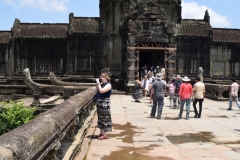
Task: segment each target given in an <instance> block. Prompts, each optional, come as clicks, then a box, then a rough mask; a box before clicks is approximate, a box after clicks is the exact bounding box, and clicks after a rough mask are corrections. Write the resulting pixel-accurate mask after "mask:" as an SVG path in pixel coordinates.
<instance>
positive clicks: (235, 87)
mask: <svg viewBox="0 0 240 160" xmlns="http://www.w3.org/2000/svg"><path fill="white" fill-rule="evenodd" d="M231 96H233V97H236V96H238V84H237V83H236V82H234V83H233V84H232V85H231Z"/></svg>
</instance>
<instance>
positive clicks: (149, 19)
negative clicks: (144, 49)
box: [120, 0, 177, 38]
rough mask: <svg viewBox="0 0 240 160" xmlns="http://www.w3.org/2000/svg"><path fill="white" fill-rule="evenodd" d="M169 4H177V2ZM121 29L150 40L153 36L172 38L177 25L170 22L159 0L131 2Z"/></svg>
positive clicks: (136, 0) (135, 0)
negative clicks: (147, 37)
mask: <svg viewBox="0 0 240 160" xmlns="http://www.w3.org/2000/svg"><path fill="white" fill-rule="evenodd" d="M164 2H165V1H164ZM168 3H177V1H175V0H174V1H169V2H168ZM120 27H121V29H124V28H125V29H126V30H129V32H130V33H132V34H133V35H135V36H149V37H150V38H151V37H152V35H159V36H162V37H167V36H170V37H171V36H173V35H174V33H175V32H176V27H175V24H174V23H170V22H169V20H168V18H167V15H166V13H165V10H164V8H163V7H162V6H160V5H159V4H158V1H157V0H148V1H146V0H145V1H143V0H131V1H130V7H129V11H128V14H126V15H125V18H124V21H123V22H122V23H121V26H120Z"/></svg>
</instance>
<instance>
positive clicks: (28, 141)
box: [0, 87, 96, 160]
mask: <svg viewBox="0 0 240 160" xmlns="http://www.w3.org/2000/svg"><path fill="white" fill-rule="evenodd" d="M95 92H96V87H89V88H88V89H87V90H85V91H83V92H81V93H79V94H76V95H74V96H72V97H71V98H69V99H68V100H66V101H64V102H63V103H61V104H59V105H57V106H55V107H54V108H52V109H50V110H48V111H46V112H44V113H43V114H41V115H40V116H38V117H37V118H35V119H33V120H31V121H30V122H28V123H26V124H24V125H22V126H20V127H18V128H16V129H14V130H12V131H10V132H8V133H6V134H4V135H2V136H0V159H4V160H40V159H44V160H53V159H58V158H57V150H58V149H59V148H60V146H61V141H62V140H63V139H64V140H68V141H73V140H74V135H75V133H74V131H75V129H77V128H78V129H79V128H81V125H82V124H83V123H84V121H85V119H86V118H87V117H88V116H89V114H90V112H91V111H92V110H93V109H94V105H93V102H92V97H93V95H94V94H95Z"/></svg>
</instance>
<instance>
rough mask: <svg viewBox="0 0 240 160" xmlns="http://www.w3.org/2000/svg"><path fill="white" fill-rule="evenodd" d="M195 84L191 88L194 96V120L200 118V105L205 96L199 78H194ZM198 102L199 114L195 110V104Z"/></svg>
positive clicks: (203, 86) (202, 84)
mask: <svg viewBox="0 0 240 160" xmlns="http://www.w3.org/2000/svg"><path fill="white" fill-rule="evenodd" d="M195 82H196V83H195V84H194V86H193V92H194V93H195V95H194V101H193V108H194V112H195V116H194V118H201V114H202V103H203V100H204V96H205V85H204V83H202V82H201V81H200V77H199V76H196V77H195ZM197 102H199V112H198V110H197V107H196V104H197Z"/></svg>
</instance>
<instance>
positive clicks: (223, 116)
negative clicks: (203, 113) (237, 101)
mask: <svg viewBox="0 0 240 160" xmlns="http://www.w3.org/2000/svg"><path fill="white" fill-rule="evenodd" d="M208 117H209V118H228V116H225V115H222V116H208Z"/></svg>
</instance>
